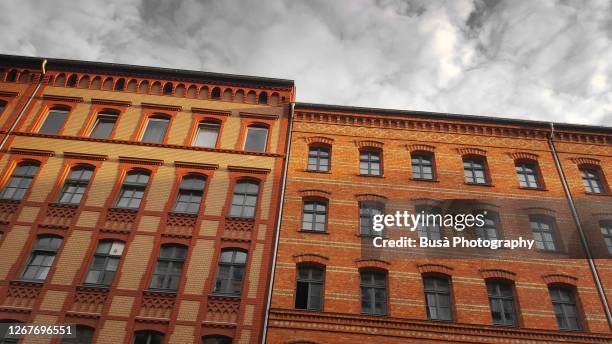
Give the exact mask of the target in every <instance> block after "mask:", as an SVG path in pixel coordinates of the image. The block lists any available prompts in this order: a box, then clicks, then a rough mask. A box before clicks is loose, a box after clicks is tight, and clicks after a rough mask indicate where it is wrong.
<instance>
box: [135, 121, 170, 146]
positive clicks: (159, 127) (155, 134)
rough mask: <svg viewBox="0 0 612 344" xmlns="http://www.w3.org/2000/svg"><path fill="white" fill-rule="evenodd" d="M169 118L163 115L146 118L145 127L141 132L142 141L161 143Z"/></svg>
mask: <svg viewBox="0 0 612 344" xmlns="http://www.w3.org/2000/svg"><path fill="white" fill-rule="evenodd" d="M169 123H170V119H169V118H168V117H166V116H163V115H154V116H151V117H149V119H148V120H147V127H146V128H145V131H144V133H143V134H142V140H141V141H143V142H155V143H162V142H164V138H165V137H166V131H167V130H168V124H169Z"/></svg>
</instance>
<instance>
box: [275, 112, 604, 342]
mask: <svg viewBox="0 0 612 344" xmlns="http://www.w3.org/2000/svg"><path fill="white" fill-rule="evenodd" d="M549 137H552V142H549V140H548V138H549ZM290 141H291V143H290V154H289V164H288V168H287V171H286V173H287V181H286V191H285V193H284V202H283V205H284V208H283V212H282V219H281V225H280V232H279V238H278V241H279V243H278V250H277V256H276V261H275V264H274V265H275V272H274V283H273V288H272V298H271V305H270V312H269V314H268V315H269V321H268V327H267V339H268V342H270V343H295V344H297V343H366V342H368V343H369V342H384V343H407V342H408V343H439V342H447V343H493V342H495V343H501V342H503V343H536V342H537V343H560V342H563V343H609V342H610V341H611V340H612V335H611V328H610V320H609V318H607V316H609V313H608V314H607V315H606V312H607V310H606V308H609V304H608V307H604V304H605V303H608V302H609V300H612V261H610V259H609V257H610V254H612V233H611V229H610V227H611V226H610V224H611V223H612V222H611V221H612V199H611V198H610V186H611V185H610V184H609V183H608V182H607V181H606V178H608V180H610V178H612V130H610V128H605V127H589V126H580V125H561V124H557V125H556V126H553V127H551V125H550V123H543V122H535V121H521V120H510V119H499V118H487V117H476V116H461V115H451V114H432V113H420V112H411V111H393V110H382V109H367V108H354V107H342V106H327V105H317V104H300V103H297V104H296V105H295V108H294V112H293V124H292V131H291V139H290ZM553 149H554V151H553ZM553 153H555V154H553ZM555 158H557V159H558V162H559V166H560V169H558V168H557V161H556V159H555ZM559 171H563V173H562V174H561V173H559ZM562 175H563V176H564V178H562ZM564 181H566V183H565V184H564ZM565 185H567V189H568V191H569V194H570V195H571V196H572V197H571V199H570V198H569V196H568V195H567V194H566V192H565V189H564V186H565ZM406 198H410V199H411V200H413V201H414V202H413V203H411V204H413V205H415V204H416V206H418V205H419V204H421V205H423V206H426V207H428V209H432V208H434V207H435V206H436V205H439V204H442V203H443V202H444V201H445V200H452V199H464V200H466V199H467V200H469V201H470V202H471V204H473V205H474V206H475V207H476V208H479V209H486V210H489V212H488V214H489V215H491V216H490V218H489V217H487V219H488V220H487V221H488V222H486V228H485V229H484V230H482V231H480V232H476V233H473V234H475V235H477V236H478V237H484V238H486V237H488V238H497V239H503V238H505V239H512V238H516V237H518V236H523V237H525V238H528V239H532V238H533V239H535V240H536V241H535V242H534V243H535V246H536V247H535V248H534V249H533V250H530V251H529V250H526V249H517V250H516V251H514V250H498V251H496V252H493V251H491V250H488V249H480V251H478V254H479V255H475V256H460V258H452V257H445V256H439V255H436V254H427V253H425V252H423V251H422V250H421V251H419V250H417V249H414V250H412V251H404V252H408V253H407V254H406V253H405V254H404V255H393V254H388V255H381V254H379V255H374V256H368V255H364V252H365V251H366V250H365V248H367V245H365V246H364V243H367V242H368V241H369V242H371V241H372V237H371V235H372V232H371V227H372V223H371V222H368V221H369V219H371V215H372V214H378V213H381V212H384V206H385V205H389V204H391V203H393V202H392V201H393V200H403V199H406ZM570 201H572V202H573V203H572V204H574V205H575V208H576V209H577V215H576V216H575V215H574V214H573V212H572V208H571V207H570ZM504 202H506V203H504ZM381 208H383V209H381ZM414 211H415V212H417V211H418V208H416V209H415V210H414ZM493 215H495V216H493ZM489 219H490V220H489ZM577 223H578V224H580V230H581V231H582V233H584V234H585V239H586V240H584V242H585V243H586V244H587V245H588V246H587V247H588V252H587V250H586V249H585V248H584V246H583V244H582V241H581V239H580V233H581V232H580V231H579V229H578V226H577ZM407 235H408V236H412V237H413V238H417V239H418V237H421V236H426V237H428V238H434V239H435V238H438V239H439V238H440V237H443V236H446V235H448V236H451V235H453V234H452V233H451V232H448V231H446V229H444V228H435V227H425V228H421V227H419V229H418V231H414V232H410V233H409V234H407ZM457 235H460V234H457ZM461 235H463V234H461ZM465 235H467V234H465ZM389 236H390V237H392V236H393V235H392V234H389ZM472 250H477V249H472ZM378 253H380V251H379V252H378ZM589 257H591V258H592V259H587V258H589ZM590 263H592V266H591V264H590ZM595 276H596V277H595ZM598 282H599V284H600V285H602V287H601V288H599V287H598Z"/></svg>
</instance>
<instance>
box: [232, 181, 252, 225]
mask: <svg viewBox="0 0 612 344" xmlns="http://www.w3.org/2000/svg"><path fill="white" fill-rule="evenodd" d="M258 194H259V183H257V182H254V181H246V180H245V181H240V182H238V183H236V186H235V188H234V195H233V197H232V207H231V209H230V217H240V218H253V217H254V216H255V210H256V208H257V196H258Z"/></svg>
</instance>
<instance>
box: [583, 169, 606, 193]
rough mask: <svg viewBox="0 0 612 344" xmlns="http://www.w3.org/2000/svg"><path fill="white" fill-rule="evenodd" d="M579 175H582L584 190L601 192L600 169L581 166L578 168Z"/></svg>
mask: <svg viewBox="0 0 612 344" xmlns="http://www.w3.org/2000/svg"><path fill="white" fill-rule="evenodd" d="M580 175H581V176H582V183H583V184H584V189H585V190H586V192H590V193H595V194H600V193H603V188H602V183H601V179H602V178H601V171H600V170H599V169H598V168H595V167H582V168H580Z"/></svg>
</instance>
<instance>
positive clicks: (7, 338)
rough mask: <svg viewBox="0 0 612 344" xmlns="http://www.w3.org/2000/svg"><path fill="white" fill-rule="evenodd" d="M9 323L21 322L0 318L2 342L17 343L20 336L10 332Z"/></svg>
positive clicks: (3, 343) (7, 343) (4, 343)
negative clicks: (14, 335)
mask: <svg viewBox="0 0 612 344" xmlns="http://www.w3.org/2000/svg"><path fill="white" fill-rule="evenodd" d="M7 323H19V321H15V320H0V344H17V343H18V342H19V337H13V336H12V335H10V334H9V331H8V329H9V328H8V326H6V324H7Z"/></svg>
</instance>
